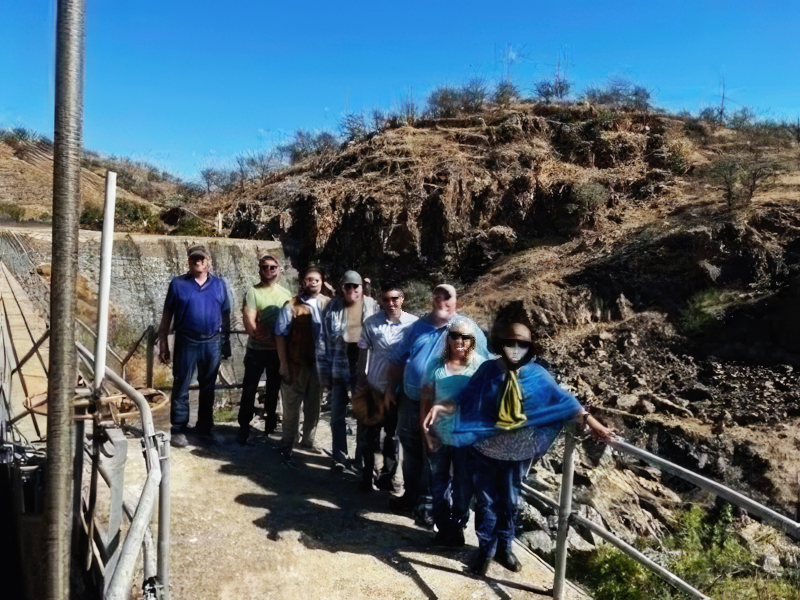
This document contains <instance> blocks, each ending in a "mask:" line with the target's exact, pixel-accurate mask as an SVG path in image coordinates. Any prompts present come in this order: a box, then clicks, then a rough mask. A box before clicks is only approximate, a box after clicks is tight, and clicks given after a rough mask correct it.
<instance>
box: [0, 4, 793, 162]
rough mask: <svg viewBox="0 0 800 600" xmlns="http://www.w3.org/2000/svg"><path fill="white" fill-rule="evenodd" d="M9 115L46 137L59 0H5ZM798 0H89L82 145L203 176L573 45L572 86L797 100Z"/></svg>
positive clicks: (0, 114) (693, 99) (539, 68)
mask: <svg viewBox="0 0 800 600" xmlns="http://www.w3.org/2000/svg"><path fill="white" fill-rule="evenodd" d="M0 4H2V8H1V9H0V40H2V43H1V44H0V125H1V126H17V125H22V126H26V127H31V128H33V129H36V130H37V131H39V132H41V133H44V134H47V135H49V136H52V130H53V94H54V77H55V56H54V52H55V50H54V47H55V43H54V37H55V34H54V27H55V1H54V0H49V1H48V0H28V1H24V2H13V1H12V0H0ZM798 31H800V3H798V2H796V1H794V0H783V1H780V2H779V1H775V0H762V1H761V2H752V1H750V2H746V1H741V0H724V1H723V0H693V1H684V0H672V1H670V2H665V1H652V0H636V1H622V0H604V1H600V0H591V1H589V0H562V1H561V2H546V3H545V2H539V1H536V0H523V1H514V2H512V1H505V0H495V1H494V2H486V1H481V2H476V1H474V0H459V1H458V2H456V1H451V2H436V1H435V0H427V1H425V2H420V1H418V0H406V1H404V2H386V3H383V2H375V1H371V2H361V1H359V2H355V1H350V2H330V1H327V2H318V1H313V2H308V1H306V2H302V1H296V2H280V3H279V2H268V1H266V0H225V1H222V0H193V1H191V2H189V1H186V0H184V1H180V0H115V1H111V0H87V40H86V52H87V55H86V105H85V129H84V139H85V145H86V147H87V148H91V149H94V150H99V151H101V152H105V153H108V154H113V153H116V154H121V155H128V156H132V157H134V158H138V159H145V160H148V161H151V162H154V163H156V164H159V165H160V166H162V167H164V168H167V169H170V170H172V171H173V172H175V173H177V174H179V175H182V176H185V177H194V176H195V175H196V173H197V171H198V170H199V169H200V168H201V166H203V165H205V164H209V163H213V162H215V161H224V160H227V159H230V158H231V157H232V156H234V155H235V154H237V153H239V152H243V151H246V150H249V149H257V148H261V147H264V146H266V145H269V144H271V143H274V142H275V141H276V140H280V139H281V138H282V137H285V136H287V135H289V134H290V133H291V132H292V131H294V130H295V129H297V128H299V127H304V128H308V129H319V128H328V129H336V128H337V126H338V122H339V119H340V118H341V116H342V114H343V113H344V112H345V111H347V110H360V109H367V110H369V109H371V108H372V107H374V106H376V105H377V106H380V107H383V108H391V106H392V105H393V104H394V103H396V102H397V100H398V99H399V98H400V96H401V95H402V94H403V93H404V92H406V91H407V90H409V89H411V90H413V94H414V95H415V97H416V98H417V99H418V100H419V101H420V102H422V101H424V99H425V97H426V95H427V93H428V92H429V91H430V90H431V88H432V87H434V86H436V85H437V84H441V83H460V82H462V81H464V80H465V79H467V78H469V77H470V76H472V75H475V74H477V75H483V76H486V77H497V76H499V75H500V74H501V73H502V68H503V67H502V61H501V60H498V56H500V55H502V50H503V49H507V48H508V47H509V44H510V45H511V47H512V48H513V49H515V50H516V52H517V54H518V55H519V56H520V60H519V61H518V62H517V63H516V64H515V65H513V66H512V75H513V76H514V78H515V80H516V82H517V84H518V85H519V86H520V87H521V88H523V90H526V91H530V89H531V87H532V84H533V81H534V80H535V79H537V78H538V77H541V76H544V75H546V74H547V73H549V72H551V71H552V69H553V66H554V64H555V61H556V57H557V56H558V54H559V52H561V51H563V50H566V51H567V53H568V56H569V58H570V76H571V77H572V79H574V80H575V82H576V86H577V87H578V88H582V87H584V86H586V85H587V84H591V83H600V82H602V81H603V80H604V79H606V78H607V77H609V76H613V75H624V76H627V77H628V78H630V79H633V80H635V81H637V82H639V83H642V84H644V85H647V86H649V87H651V88H653V90H654V93H655V101H656V104H657V105H659V106H663V107H665V108H668V109H674V110H680V109H683V108H685V109H688V110H691V111H697V110H698V109H700V108H702V107H703V106H707V105H712V104H716V103H717V102H718V98H719V89H720V81H721V78H722V77H723V76H724V78H725V81H726V86H727V93H728V97H729V99H730V100H731V102H732V104H733V103H738V104H739V105H747V106H752V107H755V108H757V109H758V110H760V111H764V112H765V113H767V114H769V115H771V116H774V117H784V116H786V117H797V116H798V115H800V68H798V65H800V43H798V39H800V38H798Z"/></svg>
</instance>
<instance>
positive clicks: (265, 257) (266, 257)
mask: <svg viewBox="0 0 800 600" xmlns="http://www.w3.org/2000/svg"><path fill="white" fill-rule="evenodd" d="M264 260H272V261H275V262H276V263H277V264H281V261H280V260H279V259H278V257H277V256H275V255H274V254H270V253H269V252H267V253H266V254H262V255H261V256H259V257H258V264H261V261H264Z"/></svg>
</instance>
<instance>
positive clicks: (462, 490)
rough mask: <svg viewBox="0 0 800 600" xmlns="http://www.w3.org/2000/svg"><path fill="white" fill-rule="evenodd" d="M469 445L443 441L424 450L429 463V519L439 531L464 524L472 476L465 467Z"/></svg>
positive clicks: (467, 517) (470, 494) (467, 516)
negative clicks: (465, 446)
mask: <svg viewBox="0 0 800 600" xmlns="http://www.w3.org/2000/svg"><path fill="white" fill-rule="evenodd" d="M468 454H469V448H468V447H467V448H457V447H455V446H448V445H446V444H443V445H442V446H440V447H439V448H438V449H437V450H436V451H435V452H431V451H428V462H429V463H430V466H431V496H432V497H433V519H434V521H435V522H436V527H437V528H438V529H439V531H447V530H448V529H450V528H453V527H462V528H463V527H465V526H466V524H467V521H468V520H469V503H470V500H472V477H471V476H470V472H469V470H468V467H467V456H468Z"/></svg>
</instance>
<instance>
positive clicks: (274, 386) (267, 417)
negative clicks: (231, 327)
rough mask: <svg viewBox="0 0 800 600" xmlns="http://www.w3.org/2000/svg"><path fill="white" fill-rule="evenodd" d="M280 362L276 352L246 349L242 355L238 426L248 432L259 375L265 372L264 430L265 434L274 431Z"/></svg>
mask: <svg viewBox="0 0 800 600" xmlns="http://www.w3.org/2000/svg"><path fill="white" fill-rule="evenodd" d="M280 367H281V362H280V360H279V359H278V352H277V350H255V349H253V348H248V349H247V350H246V351H245V353H244V379H243V381H242V401H241V402H240V403H239V426H240V427H243V428H245V430H246V431H249V427H250V421H252V420H253V413H254V412H255V403H256V393H257V392H258V383H259V381H261V374H262V373H263V372H264V371H265V370H266V372H267V389H266V390H265V392H266V395H265V397H264V429H265V431H266V432H267V433H272V432H273V431H275V425H276V423H277V422H278V415H277V413H276V409H277V406H278V392H280V390H281V376H280V373H279V371H280Z"/></svg>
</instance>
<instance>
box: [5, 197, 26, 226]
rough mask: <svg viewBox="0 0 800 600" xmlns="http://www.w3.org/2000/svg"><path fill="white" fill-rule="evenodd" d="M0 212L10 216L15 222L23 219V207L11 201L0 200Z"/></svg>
mask: <svg viewBox="0 0 800 600" xmlns="http://www.w3.org/2000/svg"><path fill="white" fill-rule="evenodd" d="M0 214H2V215H6V216H8V217H11V218H12V219H14V220H15V221H16V222H17V223H19V222H20V221H23V220H25V208H24V207H22V206H20V205H19V204H14V203H13V202H0Z"/></svg>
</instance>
